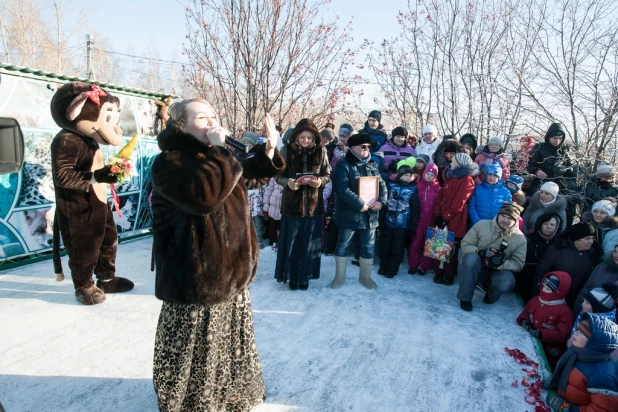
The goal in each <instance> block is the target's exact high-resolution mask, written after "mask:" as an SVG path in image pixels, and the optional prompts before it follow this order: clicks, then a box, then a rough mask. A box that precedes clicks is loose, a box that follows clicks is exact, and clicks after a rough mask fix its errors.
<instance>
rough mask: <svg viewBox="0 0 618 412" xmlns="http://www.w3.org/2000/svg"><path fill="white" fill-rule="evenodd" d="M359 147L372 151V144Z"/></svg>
mask: <svg viewBox="0 0 618 412" xmlns="http://www.w3.org/2000/svg"><path fill="white" fill-rule="evenodd" d="M359 146H360V147H361V149H371V145H370V144H360V145H359Z"/></svg>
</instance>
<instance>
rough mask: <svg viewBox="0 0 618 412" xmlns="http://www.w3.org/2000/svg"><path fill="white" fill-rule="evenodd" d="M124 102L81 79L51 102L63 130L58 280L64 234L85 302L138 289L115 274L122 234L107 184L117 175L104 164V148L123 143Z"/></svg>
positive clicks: (56, 154) (56, 148) (57, 144)
mask: <svg viewBox="0 0 618 412" xmlns="http://www.w3.org/2000/svg"><path fill="white" fill-rule="evenodd" d="M119 105H120V102H119V100H118V98H117V97H115V96H112V95H111V94H109V93H108V92H106V91H104V90H103V89H101V88H100V87H98V86H96V85H90V84H87V83H80V82H71V83H66V84H65V85H63V86H62V87H60V88H59V89H58V91H56V94H55V95H54V97H53V99H52V101H51V114H52V117H53V119H54V121H55V122H56V124H57V125H58V126H60V127H61V128H62V130H60V132H59V133H58V134H57V135H56V137H55V138H54V140H53V141H52V144H51V162H52V176H53V179H54V189H55V192H56V216H55V219H54V269H55V272H56V278H57V279H59V280H62V278H64V275H62V266H61V265H60V255H59V249H60V248H59V243H60V239H59V238H58V232H60V234H61V235H62V240H63V242H64V247H65V249H66V252H67V254H68V256H69V268H70V269H71V276H72V278H73V284H74V285H75V298H76V299H77V300H78V301H79V302H81V303H83V304H84V305H96V304H97V303H102V302H103V301H105V294H106V293H118V292H127V291H129V290H131V289H133V282H131V281H130V280H128V279H125V278H121V277H117V276H116V250H117V248H118V232H117V231H116V224H115V223H114V219H113V217H112V210H111V208H110V205H109V204H108V203H107V185H108V184H111V183H116V182H117V180H118V179H117V178H116V176H115V175H113V174H112V173H110V166H105V159H104V158H103V152H102V151H101V149H100V148H99V145H112V146H118V145H120V144H121V143H122V130H121V129H120V128H119V127H118V126H117V123H118V117H119V114H118V113H119ZM93 273H94V274H95V275H96V277H97V284H96V286H95V284H94V281H93V279H92V274H93Z"/></svg>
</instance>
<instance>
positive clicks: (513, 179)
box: [506, 175, 524, 193]
mask: <svg viewBox="0 0 618 412" xmlns="http://www.w3.org/2000/svg"><path fill="white" fill-rule="evenodd" d="M506 183H513V184H514V185H515V186H517V190H515V192H519V191H520V190H521V187H522V186H523V184H524V178H523V177H521V176H517V175H511V176H510V177H509V178H508V180H507V181H506ZM507 188H508V186H507ZM509 190H511V189H509ZM515 192H512V193H515Z"/></svg>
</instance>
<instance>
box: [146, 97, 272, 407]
mask: <svg viewBox="0 0 618 412" xmlns="http://www.w3.org/2000/svg"><path fill="white" fill-rule="evenodd" d="M169 111H170V119H169V120H168V122H167V127H166V129H165V130H164V131H163V132H161V134H159V136H158V137H157V140H158V143H159V147H160V148H161V153H160V154H159V155H158V156H157V157H156V159H155V160H154V162H153V165H152V187H153V192H152V213H153V219H154V220H153V237H154V244H153V253H154V256H155V263H156V268H157V272H156V284H155V295H156V296H157V298H159V299H161V300H163V305H162V307H161V314H160V316H159V323H158V326H157V332H156V339H155V352H154V365H153V367H154V370H153V380H154V387H155V392H156V394H157V398H158V404H159V409H160V410H161V411H173V412H180V411H205V410H208V411H222V410H234V411H249V410H251V409H252V408H253V407H254V406H256V405H257V404H259V403H260V402H262V401H263V399H264V396H265V390H264V381H263V379H262V370H261V366H260V361H259V358H258V354H257V348H256V343H255V335H254V331H253V317H252V312H251V300H250V297H249V284H250V283H251V281H252V280H253V278H254V277H255V274H256V270H257V261H258V252H259V247H258V240H257V236H256V233H255V229H254V227H253V224H252V221H251V215H250V212H249V205H248V199H247V189H248V188H250V189H254V188H258V187H260V186H261V185H264V184H265V183H267V182H268V179H269V178H270V177H271V176H274V175H275V174H276V173H278V172H279V171H280V170H281V169H283V166H284V160H283V157H281V155H280V154H279V153H278V152H277V150H276V145H277V137H278V136H277V135H278V134H277V133H276V129H275V124H274V121H273V120H272V118H271V117H270V116H267V118H266V119H265V126H266V129H267V131H268V132H267V133H268V139H267V141H266V144H260V145H256V146H255V147H254V148H253V149H252V151H251V152H250V153H249V154H248V155H247V156H246V158H245V160H243V163H242V164H241V163H240V162H239V161H238V160H237V159H236V158H235V157H234V156H233V155H232V153H230V152H229V151H228V150H227V149H226V148H225V147H224V146H225V135H226V132H225V130H224V129H223V128H221V127H219V126H218V116H217V115H216V113H215V112H214V110H213V109H212V106H210V104H209V103H208V102H206V101H205V100H203V99H191V100H184V101H182V102H179V103H176V104H174V105H172V106H171V107H170V109H169Z"/></svg>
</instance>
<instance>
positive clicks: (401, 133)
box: [391, 126, 408, 137]
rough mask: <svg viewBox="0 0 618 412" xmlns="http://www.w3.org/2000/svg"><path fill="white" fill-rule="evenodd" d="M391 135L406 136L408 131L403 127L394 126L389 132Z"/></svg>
mask: <svg viewBox="0 0 618 412" xmlns="http://www.w3.org/2000/svg"><path fill="white" fill-rule="evenodd" d="M391 136H393V137H395V136H403V137H408V131H407V130H406V129H405V127H401V126H399V127H395V128H394V129H393V131H392V132H391Z"/></svg>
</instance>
